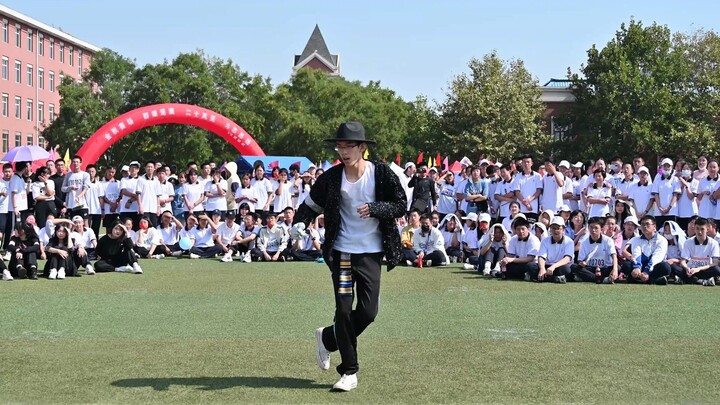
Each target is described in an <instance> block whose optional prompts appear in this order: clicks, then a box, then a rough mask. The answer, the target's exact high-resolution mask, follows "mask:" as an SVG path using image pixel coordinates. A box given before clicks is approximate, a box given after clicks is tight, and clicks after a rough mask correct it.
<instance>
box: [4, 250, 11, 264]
mask: <svg viewBox="0 0 720 405" xmlns="http://www.w3.org/2000/svg"><path fill="white" fill-rule="evenodd" d="M2 259H3V260H4V261H6V262H9V261H10V259H11V256H10V252H5V255H4V256H3V257H2Z"/></svg>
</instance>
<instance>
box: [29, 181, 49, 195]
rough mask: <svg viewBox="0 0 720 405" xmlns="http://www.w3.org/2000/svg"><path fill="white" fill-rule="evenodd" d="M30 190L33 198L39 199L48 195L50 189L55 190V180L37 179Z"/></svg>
mask: <svg viewBox="0 0 720 405" xmlns="http://www.w3.org/2000/svg"><path fill="white" fill-rule="evenodd" d="M30 190H31V191H32V196H33V200H37V198H38V197H39V196H41V195H47V194H48V192H49V191H55V182H54V181H52V180H49V181H48V182H47V183H43V182H41V181H36V182H34V183H33V184H32V185H31V186H30Z"/></svg>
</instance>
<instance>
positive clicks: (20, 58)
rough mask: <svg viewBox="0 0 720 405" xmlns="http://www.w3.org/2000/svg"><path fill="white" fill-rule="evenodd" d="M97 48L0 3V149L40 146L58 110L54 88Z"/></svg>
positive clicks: (77, 74) (83, 66)
mask: <svg viewBox="0 0 720 405" xmlns="http://www.w3.org/2000/svg"><path fill="white" fill-rule="evenodd" d="M99 50H100V48H98V47H96V46H94V45H91V44H89V43H87V42H84V41H81V40H79V39H77V38H75V37H73V36H72V35H69V34H67V33H65V32H63V31H60V30H58V29H56V28H53V27H51V26H49V25H46V24H43V23H41V22H39V21H37V20H34V19H32V18H30V17H28V16H25V15H23V14H21V13H18V12H17V11H14V10H12V9H10V8H7V7H5V6H3V5H0V136H1V138H0V142H1V144H0V153H3V154H4V153H5V152H7V151H8V150H10V149H12V148H13V147H15V146H20V145H40V146H42V147H45V141H44V139H42V137H41V136H40V133H41V132H42V130H43V129H44V128H45V127H47V126H48V125H50V123H52V121H53V120H54V119H55V117H56V115H57V114H58V112H59V111H60V94H59V93H58V90H57V87H58V86H59V85H60V83H61V82H62V80H63V79H64V78H65V77H71V78H73V79H75V80H80V79H81V77H82V75H83V73H84V71H85V70H87V69H88V68H89V67H90V63H91V61H92V58H93V55H94V54H95V53H96V52H98V51H99Z"/></svg>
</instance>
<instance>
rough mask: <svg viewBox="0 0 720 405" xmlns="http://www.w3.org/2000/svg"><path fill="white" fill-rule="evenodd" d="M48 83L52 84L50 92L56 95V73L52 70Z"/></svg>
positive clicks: (49, 73)
mask: <svg viewBox="0 0 720 405" xmlns="http://www.w3.org/2000/svg"><path fill="white" fill-rule="evenodd" d="M48 81H49V82H50V83H49V85H50V88H49V90H50V91H52V92H53V93H54V92H55V72H53V71H52V70H51V71H49V72H48Z"/></svg>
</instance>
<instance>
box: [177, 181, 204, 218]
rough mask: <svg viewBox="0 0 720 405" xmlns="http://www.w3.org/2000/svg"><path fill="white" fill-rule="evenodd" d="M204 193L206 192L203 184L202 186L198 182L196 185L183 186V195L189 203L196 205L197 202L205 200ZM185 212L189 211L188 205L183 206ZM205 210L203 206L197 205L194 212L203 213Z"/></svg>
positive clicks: (187, 184)
mask: <svg viewBox="0 0 720 405" xmlns="http://www.w3.org/2000/svg"><path fill="white" fill-rule="evenodd" d="M204 191H205V190H204V189H203V186H202V184H200V182H199V181H198V182H197V183H196V184H191V183H185V184H184V185H183V191H182V193H183V195H184V196H186V197H187V199H188V201H190V203H191V204H194V203H195V202H197V201H198V200H200V199H201V198H203V192H204ZM183 210H184V211H185V212H188V211H189V210H188V207H187V205H183ZM204 210H205V208H203V205H202V203H201V204H198V205H196V206H195V208H193V210H192V212H202V211H204Z"/></svg>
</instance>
